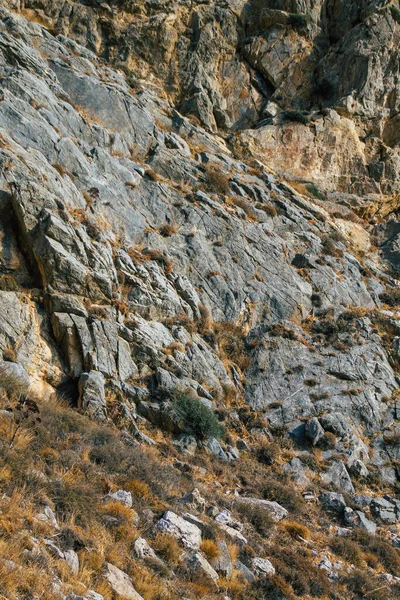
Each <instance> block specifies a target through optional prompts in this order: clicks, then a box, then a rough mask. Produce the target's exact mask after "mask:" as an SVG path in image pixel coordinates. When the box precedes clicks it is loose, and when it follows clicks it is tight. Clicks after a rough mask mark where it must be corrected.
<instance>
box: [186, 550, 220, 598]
mask: <svg viewBox="0 0 400 600" xmlns="http://www.w3.org/2000/svg"><path fill="white" fill-rule="evenodd" d="M184 560H185V563H186V565H187V567H188V569H189V571H190V573H191V576H192V579H193V580H194V581H198V582H200V583H202V584H206V585H211V586H213V587H215V588H216V589H217V588H218V584H217V581H218V579H219V575H218V573H217V572H216V571H215V570H214V569H213V568H212V566H211V565H210V563H209V562H208V561H207V560H206V559H205V558H204V556H203V555H202V554H200V552H193V551H192V552H188V553H187V554H185V557H184Z"/></svg>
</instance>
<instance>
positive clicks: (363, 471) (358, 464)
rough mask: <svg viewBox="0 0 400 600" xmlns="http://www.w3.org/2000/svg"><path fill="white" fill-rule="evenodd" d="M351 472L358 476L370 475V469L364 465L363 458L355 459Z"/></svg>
mask: <svg viewBox="0 0 400 600" xmlns="http://www.w3.org/2000/svg"><path fill="white" fill-rule="evenodd" d="M350 473H351V474H352V475H356V476H357V477H364V478H365V477H368V476H369V471H368V469H367V467H366V466H365V465H364V463H363V462H362V460H355V461H354V462H353V464H352V465H351V467H350Z"/></svg>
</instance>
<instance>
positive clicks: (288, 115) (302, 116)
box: [283, 110, 308, 125]
mask: <svg viewBox="0 0 400 600" xmlns="http://www.w3.org/2000/svg"><path fill="white" fill-rule="evenodd" d="M283 120H284V121H286V122H292V121H295V122H297V123H303V125H307V124H308V116H307V114H306V113H305V112H303V111H302V110H284V111H283Z"/></svg>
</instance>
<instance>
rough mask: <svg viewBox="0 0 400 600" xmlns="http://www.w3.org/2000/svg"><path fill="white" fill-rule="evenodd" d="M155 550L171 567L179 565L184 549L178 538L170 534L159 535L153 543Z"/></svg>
mask: <svg viewBox="0 0 400 600" xmlns="http://www.w3.org/2000/svg"><path fill="white" fill-rule="evenodd" d="M151 545H152V547H153V548H154V550H155V551H156V552H157V554H158V555H159V556H161V558H162V559H164V560H165V561H166V562H167V563H168V564H169V565H172V566H176V565H178V564H179V562H180V560H181V555H182V549H181V547H180V546H179V544H178V542H177V540H176V538H174V537H173V536H172V535H169V534H168V533H158V534H157V535H156V537H155V538H154V539H153V540H152V543H151Z"/></svg>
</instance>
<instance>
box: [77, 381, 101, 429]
mask: <svg viewBox="0 0 400 600" xmlns="http://www.w3.org/2000/svg"><path fill="white" fill-rule="evenodd" d="M104 384H105V380H104V376H103V375H102V374H101V373H99V372H98V371H90V372H89V373H82V375H81V376H80V378H79V407H80V408H81V409H82V410H83V411H84V412H85V413H86V414H88V415H89V416H90V417H92V418H93V419H96V420H98V421H104V420H105V419H106V418H107V408H106V396H105V389H104Z"/></svg>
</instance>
